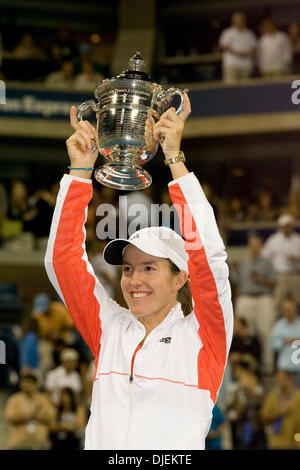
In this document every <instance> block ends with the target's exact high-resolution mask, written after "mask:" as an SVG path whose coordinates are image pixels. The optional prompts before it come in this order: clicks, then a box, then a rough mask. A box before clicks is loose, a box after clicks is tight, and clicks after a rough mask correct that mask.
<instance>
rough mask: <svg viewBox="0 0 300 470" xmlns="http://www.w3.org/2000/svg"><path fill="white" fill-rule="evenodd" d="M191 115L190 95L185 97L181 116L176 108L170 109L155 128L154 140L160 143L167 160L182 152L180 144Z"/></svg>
mask: <svg viewBox="0 0 300 470" xmlns="http://www.w3.org/2000/svg"><path fill="white" fill-rule="evenodd" d="M190 113H191V103H190V100H189V97H188V95H187V94H186V93H185V94H184V97H183V108H182V111H181V113H180V114H179V115H177V114H176V112H175V108H170V109H168V110H167V111H166V112H165V113H164V114H163V115H162V116H161V118H160V120H159V121H158V122H157V123H156V124H155V126H154V138H155V139H156V140H159V141H160V145H161V147H162V149H163V152H164V154H165V157H166V158H172V157H176V156H177V155H178V154H179V152H180V144H181V138H182V133H183V129H184V122H185V121H186V119H187V118H188V116H189V115H190Z"/></svg>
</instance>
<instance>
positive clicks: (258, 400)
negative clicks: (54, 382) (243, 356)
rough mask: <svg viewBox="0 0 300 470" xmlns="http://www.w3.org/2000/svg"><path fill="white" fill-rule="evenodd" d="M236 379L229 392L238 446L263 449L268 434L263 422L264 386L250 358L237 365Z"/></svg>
mask: <svg viewBox="0 0 300 470" xmlns="http://www.w3.org/2000/svg"><path fill="white" fill-rule="evenodd" d="M233 374H234V377H235V380H236V382H235V383H234V382H233V383H232V386H231V389H229V391H228V395H229V396H228V407H227V417H228V419H229V421H230V422H231V429H232V440H233V445H234V448H235V449H252V450H258V449H264V446H265V435H264V431H263V428H262V425H261V421H260V415H259V412H260V407H261V404H262V400H263V393H264V392H263V387H262V385H261V384H260V383H259V381H258V378H257V376H256V375H255V373H254V370H253V365H252V364H251V361H241V362H239V363H237V364H235V365H234V367H233Z"/></svg>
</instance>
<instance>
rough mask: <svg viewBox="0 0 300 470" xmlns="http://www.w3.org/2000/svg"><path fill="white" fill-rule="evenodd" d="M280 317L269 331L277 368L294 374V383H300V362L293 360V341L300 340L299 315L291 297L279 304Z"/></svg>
mask: <svg viewBox="0 0 300 470" xmlns="http://www.w3.org/2000/svg"><path fill="white" fill-rule="evenodd" d="M281 313H282V318H280V319H279V320H277V322H276V323H275V325H274V326H273V329H272V333H271V347H272V349H273V350H274V351H276V352H277V354H278V356H277V364H276V366H277V368H278V369H280V370H285V371H288V372H290V373H291V374H293V375H294V380H295V383H297V384H298V385H300V364H297V363H296V361H293V352H294V349H293V343H294V342H295V341H296V340H300V317H299V316H298V312H297V305H296V302H295V301H294V300H293V299H292V298H287V299H285V300H283V302H282V304H281Z"/></svg>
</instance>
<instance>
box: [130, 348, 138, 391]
mask: <svg viewBox="0 0 300 470" xmlns="http://www.w3.org/2000/svg"><path fill="white" fill-rule="evenodd" d="M139 349H141V345H140V344H139V345H138V346H137V348H136V350H135V351H134V353H133V356H132V359H131V368H130V377H129V383H131V384H132V382H133V366H134V360H135V356H136V353H137V352H138V350H139Z"/></svg>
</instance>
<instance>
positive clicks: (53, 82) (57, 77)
mask: <svg viewBox="0 0 300 470" xmlns="http://www.w3.org/2000/svg"><path fill="white" fill-rule="evenodd" d="M45 86H46V87H49V88H53V89H56V90H69V89H72V88H73V86H74V65H73V62H72V61H70V60H66V61H65V62H63V63H62V64H61V69H60V70H58V71H56V72H51V73H50V74H49V75H48V77H47V78H46V81H45Z"/></svg>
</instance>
